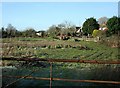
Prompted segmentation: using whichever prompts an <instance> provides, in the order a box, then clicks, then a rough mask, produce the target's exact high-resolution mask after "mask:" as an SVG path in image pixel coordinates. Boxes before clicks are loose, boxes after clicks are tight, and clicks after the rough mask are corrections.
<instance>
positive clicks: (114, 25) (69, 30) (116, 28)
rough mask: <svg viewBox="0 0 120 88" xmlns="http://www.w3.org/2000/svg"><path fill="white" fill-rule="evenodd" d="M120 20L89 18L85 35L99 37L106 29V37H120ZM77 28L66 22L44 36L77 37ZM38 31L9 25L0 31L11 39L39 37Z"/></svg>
mask: <svg viewBox="0 0 120 88" xmlns="http://www.w3.org/2000/svg"><path fill="white" fill-rule="evenodd" d="M119 24H120V18H119V17H117V16H113V17H111V18H109V19H108V18H107V17H101V18H99V19H98V21H97V20H96V19H95V18H94V17H91V18H88V19H86V21H85V22H84V23H83V25H82V28H81V30H82V32H83V35H85V36H88V35H91V36H93V37H94V36H97V35H101V34H102V33H101V32H100V30H99V28H104V27H106V28H107V29H108V30H106V31H105V34H106V36H111V35H114V34H115V35H118V36H119V35H120V25H119ZM75 30H76V26H75V25H73V24H72V23H71V22H67V21H65V22H64V23H61V24H58V25H52V26H50V27H49V29H48V30H47V31H45V32H43V33H44V34H43V36H51V37H55V36H58V35H60V34H66V35H67V36H76V34H75ZM36 33H37V31H36V30H35V29H33V28H29V29H26V30H24V31H18V30H17V29H16V28H15V27H14V26H12V25H11V24H8V26H7V28H4V27H2V28H1V29H0V37H1V38H11V37H38V36H37V35H36Z"/></svg>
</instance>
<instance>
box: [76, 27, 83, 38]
mask: <svg viewBox="0 0 120 88" xmlns="http://www.w3.org/2000/svg"><path fill="white" fill-rule="evenodd" d="M75 34H76V36H77V37H82V35H83V31H82V29H81V27H76V30H75Z"/></svg>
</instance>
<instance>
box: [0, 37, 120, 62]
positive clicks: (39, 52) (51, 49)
mask: <svg viewBox="0 0 120 88" xmlns="http://www.w3.org/2000/svg"><path fill="white" fill-rule="evenodd" d="M1 41H2V42H3V43H2V52H1V55H2V56H3V57H27V56H29V57H39V58H54V59H56V58H57V59H90V60H93V59H96V60H117V59H119V52H118V51H119V50H118V48H112V47H109V46H106V45H104V44H100V43H96V42H93V41H82V40H81V41H75V39H70V40H66V41H63V40H57V39H52V38H46V39H45V38H12V39H3V40H1Z"/></svg>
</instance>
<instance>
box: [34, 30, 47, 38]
mask: <svg viewBox="0 0 120 88" xmlns="http://www.w3.org/2000/svg"><path fill="white" fill-rule="evenodd" d="M36 35H37V36H39V37H44V36H45V31H38V32H36Z"/></svg>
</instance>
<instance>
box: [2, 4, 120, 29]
mask: <svg viewBox="0 0 120 88" xmlns="http://www.w3.org/2000/svg"><path fill="white" fill-rule="evenodd" d="M0 7H2V14H1V15H2V23H1V24H2V25H1V26H2V27H7V26H8V24H12V25H13V26H14V27H15V28H16V29H17V30H21V31H22V30H25V29H27V28H34V29H35V30H37V31H40V30H47V29H48V28H49V27H50V26H52V25H57V24H60V23H64V22H65V21H68V22H71V23H72V24H74V25H76V26H82V24H83V22H85V20H86V19H87V18H90V17H94V18H96V19H99V18H100V17H103V16H106V17H108V18H110V17H113V16H118V2H2V5H1V4H0Z"/></svg>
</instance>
